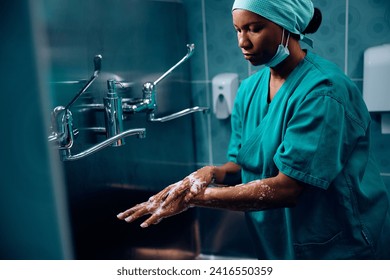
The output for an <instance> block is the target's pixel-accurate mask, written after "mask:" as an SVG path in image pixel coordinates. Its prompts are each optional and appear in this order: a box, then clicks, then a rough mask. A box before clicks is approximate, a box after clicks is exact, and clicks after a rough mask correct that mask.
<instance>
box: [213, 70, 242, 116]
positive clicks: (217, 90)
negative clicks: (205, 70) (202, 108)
mask: <svg viewBox="0 0 390 280" xmlns="http://www.w3.org/2000/svg"><path fill="white" fill-rule="evenodd" d="M212 88H213V111H214V114H215V116H216V118H217V119H226V118H228V117H229V116H230V115H231V113H232V110H233V104H234V99H235V97H236V93H237V89H238V75H237V74H236V73H223V74H219V75H216V76H215V77H214V78H213V80H212Z"/></svg>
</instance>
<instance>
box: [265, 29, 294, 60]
mask: <svg viewBox="0 0 390 280" xmlns="http://www.w3.org/2000/svg"><path fill="white" fill-rule="evenodd" d="M283 38H284V28H283V34H282V42H281V43H280V44H279V46H278V49H277V51H276V54H275V55H274V57H273V58H271V60H270V61H269V62H268V63H266V64H265V65H266V66H269V67H275V66H276V65H278V64H279V63H281V62H282V61H283V60H285V59H286V58H287V57H288V56H289V55H290V51H289V50H288V40H289V39H290V33H289V34H288V36H287V41H286V46H283Z"/></svg>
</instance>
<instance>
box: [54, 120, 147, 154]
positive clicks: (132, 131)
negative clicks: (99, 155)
mask: <svg viewBox="0 0 390 280" xmlns="http://www.w3.org/2000/svg"><path fill="white" fill-rule="evenodd" d="M132 135H137V136H138V137H139V138H145V137H146V131H145V128H135V129H129V130H126V131H123V132H122V133H119V134H117V135H115V136H113V137H111V138H108V139H107V140H105V141H103V142H101V143H99V144H97V145H95V146H92V147H91V148H89V149H87V150H85V151H83V152H81V153H78V154H76V155H70V150H68V152H69V153H68V154H66V155H65V154H63V156H62V158H61V160H62V161H73V160H78V159H81V158H83V157H86V156H89V155H91V154H93V153H95V152H97V151H100V150H102V149H104V148H105V147H107V146H110V145H111V144H113V143H115V142H117V141H118V140H120V139H121V138H124V137H128V136H132Z"/></svg>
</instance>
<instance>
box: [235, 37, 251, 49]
mask: <svg viewBox="0 0 390 280" xmlns="http://www.w3.org/2000/svg"><path fill="white" fill-rule="evenodd" d="M251 45H252V43H251V41H250V40H249V39H248V37H247V36H246V35H245V34H239V35H238V46H239V47H240V48H241V49H248V48H250V47H251Z"/></svg>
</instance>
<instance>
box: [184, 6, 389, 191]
mask: <svg viewBox="0 0 390 280" xmlns="http://www.w3.org/2000/svg"><path fill="white" fill-rule="evenodd" d="M183 2H184V4H185V7H186V11H187V18H188V29H189V38H190V40H191V41H192V42H194V43H195V44H196V45H197V52H196V55H194V57H193V58H192V60H191V67H192V92H193V98H194V103H196V104H202V105H205V104H208V105H209V106H210V104H211V94H212V92H211V80H212V78H213V77H214V76H215V75H217V74H220V73H224V72H235V73H238V74H239V77H240V79H244V78H246V77H248V76H249V75H250V74H251V73H253V72H254V71H256V70H257V69H256V68H255V67H252V66H251V65H250V64H249V63H247V62H246V61H245V60H244V59H243V57H242V55H241V52H240V50H239V48H238V47H237V41H236V35H235V31H234V29H233V25H232V20H231V6H232V4H233V0H228V1H227V0H183ZM313 2H314V5H315V6H316V7H318V8H320V9H321V11H322V14H323V22H322V25H321V27H320V29H319V30H318V32H317V33H315V34H312V35H311V38H312V39H313V40H314V49H313V51H314V52H316V53H318V54H320V55H322V56H324V57H325V58H327V59H329V60H331V61H333V62H335V63H336V64H337V65H339V66H340V68H341V69H343V70H344V71H345V73H347V75H348V76H349V77H350V78H351V79H352V80H353V81H355V82H356V83H357V84H358V86H359V87H360V88H362V84H363V54H364V50H365V49H367V48H368V47H371V46H376V45H380V44H383V43H390V1H389V0H343V1H332V0H314V1H313ZM303 46H304V47H307V46H305V45H303ZM372 117H373V123H374V125H373V135H372V136H373V145H374V152H375V154H376V156H377V159H378V162H379V165H380V170H381V172H382V175H383V179H384V180H385V182H386V183H387V185H388V186H390V177H389V176H390V145H389V143H390V135H389V134H388V135H383V134H381V132H380V116H378V115H375V114H373V115H372ZM229 135H230V121H229V119H228V120H218V119H216V118H215V117H214V115H213V114H210V115H205V116H199V115H198V116H196V146H197V164H198V165H199V166H201V165H204V164H221V163H224V162H225V161H226V150H227V145H228V142H229Z"/></svg>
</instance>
